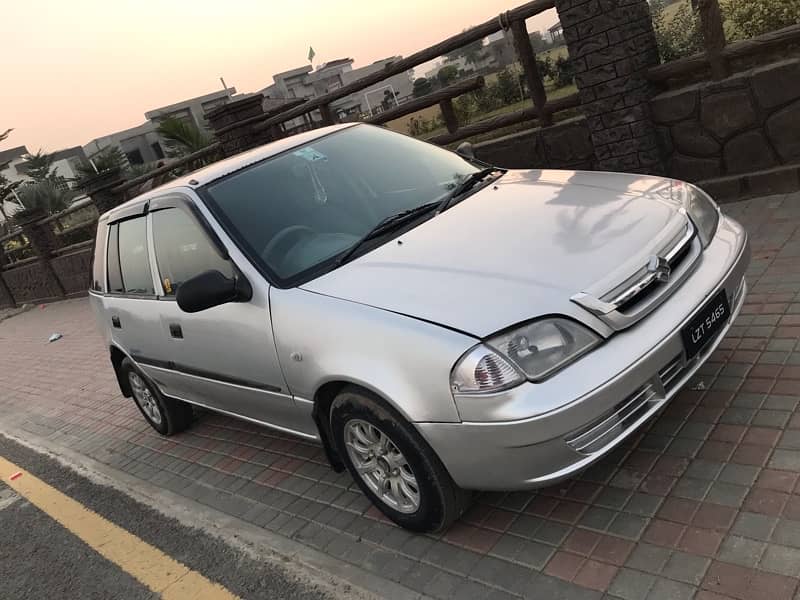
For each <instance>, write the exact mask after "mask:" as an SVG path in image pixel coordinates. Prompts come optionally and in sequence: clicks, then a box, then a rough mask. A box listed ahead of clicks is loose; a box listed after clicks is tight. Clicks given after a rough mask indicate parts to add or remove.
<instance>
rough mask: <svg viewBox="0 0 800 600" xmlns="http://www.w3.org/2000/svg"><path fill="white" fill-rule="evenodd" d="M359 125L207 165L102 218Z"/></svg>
mask: <svg viewBox="0 0 800 600" xmlns="http://www.w3.org/2000/svg"><path fill="white" fill-rule="evenodd" d="M357 125H360V123H342V124H339V125H331V126H329V127H321V128H320V129H314V130H312V131H305V132H303V133H298V134H296V135H292V136H289V137H286V138H283V139H280V140H277V141H275V142H270V143H268V144H264V145H263V146H259V147H258V148H253V149H252V150H248V151H246V152H242V153H240V154H236V155H234V156H231V157H230V158H224V159H222V160H219V161H217V162H215V163H213V164H211V165H208V166H207V167H203V168H202V169H198V170H197V171H192V172H191V173H189V174H187V175H184V176H182V177H178V178H177V179H173V180H172V181H169V182H167V183H165V184H164V185H161V186H159V187H157V188H155V189H153V190H150V191H148V192H145V193H144V194H140V195H139V196H136V197H135V198H133V199H131V200H128V201H127V202H124V203H123V204H120V205H119V206H115V207H114V208H112V209H111V210H109V211H108V212H106V213H104V214H103V215H102V216H101V217H100V218H101V219H114V218H115V217H117V216H118V213H126V214H128V213H131V212H134V211H135V208H136V206H138V205H140V204H141V205H143V204H144V203H146V202H147V201H148V200H150V199H151V198H153V197H155V196H163V195H164V194H165V193H169V191H170V190H174V191H178V190H179V189H180V188H197V187H200V186H202V185H206V184H208V183H211V182H212V181H215V180H217V179H219V178H221V177H224V176H225V175H229V174H231V173H233V172H235V171H238V170H240V169H243V168H244V167H247V166H250V165H252V164H255V163H257V162H260V161H262V160H265V159H267V158H270V157H272V156H275V155H276V154H280V153H282V152H285V151H286V150H291V149H292V148H295V147H297V146H302V145H303V144H307V143H309V142H313V141H314V140H316V139H319V138H321V137H324V136H326V135H328V134H330V133H333V132H334V131H340V130H342V129H347V128H349V127H355V126H357Z"/></svg>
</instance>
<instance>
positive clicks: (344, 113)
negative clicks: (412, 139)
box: [261, 56, 413, 131]
mask: <svg viewBox="0 0 800 600" xmlns="http://www.w3.org/2000/svg"><path fill="white" fill-rule="evenodd" d="M401 58H402V57H401V56H392V57H389V58H384V59H382V60H377V61H375V62H374V63H372V64H370V65H367V66H364V67H360V68H358V69H354V68H353V62H354V61H353V59H352V58H339V59H336V60H331V61H328V62H326V63H323V64H321V65H319V66H318V67H317V68H316V69H312V67H311V66H310V65H306V66H303V67H298V68H296V69H291V70H289V71H284V72H283V73H277V74H275V75H273V76H272V79H273V82H274V83H273V84H272V85H270V86H268V87H266V88H264V89H263V90H261V93H262V94H264V96H265V97H266V98H273V99H292V98H317V97H319V96H324V95H325V94H328V93H330V92H333V91H335V90H337V89H340V88H342V87H344V86H346V85H349V84H351V83H353V82H354V81H357V80H359V79H362V78H364V77H366V76H368V75H371V74H372V73H374V72H376V71H380V70H382V69H385V68H386V67H387V66H388V65H390V64H392V63H393V62H396V61H398V60H400V59H401ZM412 96H413V78H412V71H407V72H405V73H399V74H397V75H393V76H392V77H389V78H388V79H387V80H385V81H382V82H380V83H377V84H375V85H373V86H370V87H368V88H366V89H363V90H360V91H358V92H355V93H353V94H350V95H349V96H346V97H344V98H340V99H338V100H336V101H334V102H333V103H332V108H333V109H334V110H335V111H336V113H337V116H338V117H339V119H342V120H348V119H356V118H358V117H359V116H361V115H364V114H375V113H378V112H381V111H382V110H386V109H387V108H390V107H392V106H395V105H396V104H402V103H403V102H405V101H407V100H408V99H409V98H411V97H412ZM311 118H313V117H310V116H309V115H306V116H305V118H304V117H298V118H296V119H293V120H292V121H288V122H287V123H285V124H284V127H285V129H286V130H287V131H293V130H299V129H302V128H308V127H310V126H311V123H310V119H311Z"/></svg>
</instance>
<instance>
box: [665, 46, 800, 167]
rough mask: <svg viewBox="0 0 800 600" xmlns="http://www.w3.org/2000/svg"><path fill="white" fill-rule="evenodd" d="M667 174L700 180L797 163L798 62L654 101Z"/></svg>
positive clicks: (799, 160)
mask: <svg viewBox="0 0 800 600" xmlns="http://www.w3.org/2000/svg"><path fill="white" fill-rule="evenodd" d="M650 108H651V114H652V117H653V121H654V122H655V124H656V126H657V128H658V132H659V141H660V144H661V147H662V152H663V154H664V156H666V157H667V173H668V174H669V175H670V176H672V177H676V178H678V179H685V180H687V181H693V182H697V181H707V180H714V179H718V178H724V177H730V176H738V175H743V174H747V173H753V172H759V171H764V170H767V169H772V168H775V167H779V166H781V165H791V164H794V163H800V60H798V59H793V60H785V61H781V62H778V63H773V64H770V65H767V66H763V67H759V68H756V69H752V70H750V71H745V72H742V73H737V74H735V75H733V76H731V77H729V78H727V79H724V80H722V81H714V82H702V83H699V84H695V85H691V86H688V87H684V88H681V89H676V90H671V91H668V92H664V93H662V94H659V95H658V96H655V97H654V98H653V99H652V100H651V101H650Z"/></svg>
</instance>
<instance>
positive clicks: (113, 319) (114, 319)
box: [111, 315, 122, 329]
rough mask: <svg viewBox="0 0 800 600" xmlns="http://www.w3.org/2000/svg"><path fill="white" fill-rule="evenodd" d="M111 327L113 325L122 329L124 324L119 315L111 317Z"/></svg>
mask: <svg viewBox="0 0 800 600" xmlns="http://www.w3.org/2000/svg"><path fill="white" fill-rule="evenodd" d="M111 325H113V326H114V327H116V328H117V329H122V323H121V322H120V320H119V317H118V316H117V315H112V316H111Z"/></svg>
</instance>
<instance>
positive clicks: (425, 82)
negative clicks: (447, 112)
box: [414, 77, 433, 98]
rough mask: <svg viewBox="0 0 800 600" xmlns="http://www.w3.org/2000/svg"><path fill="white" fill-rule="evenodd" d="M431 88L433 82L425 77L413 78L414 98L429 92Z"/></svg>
mask: <svg viewBox="0 0 800 600" xmlns="http://www.w3.org/2000/svg"><path fill="white" fill-rule="evenodd" d="M432 90H433V84H432V83H431V81H430V79H428V78H427V77H418V78H417V79H415V80H414V98H421V97H422V96H425V95H427V94H430V93H431V91H432Z"/></svg>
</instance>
